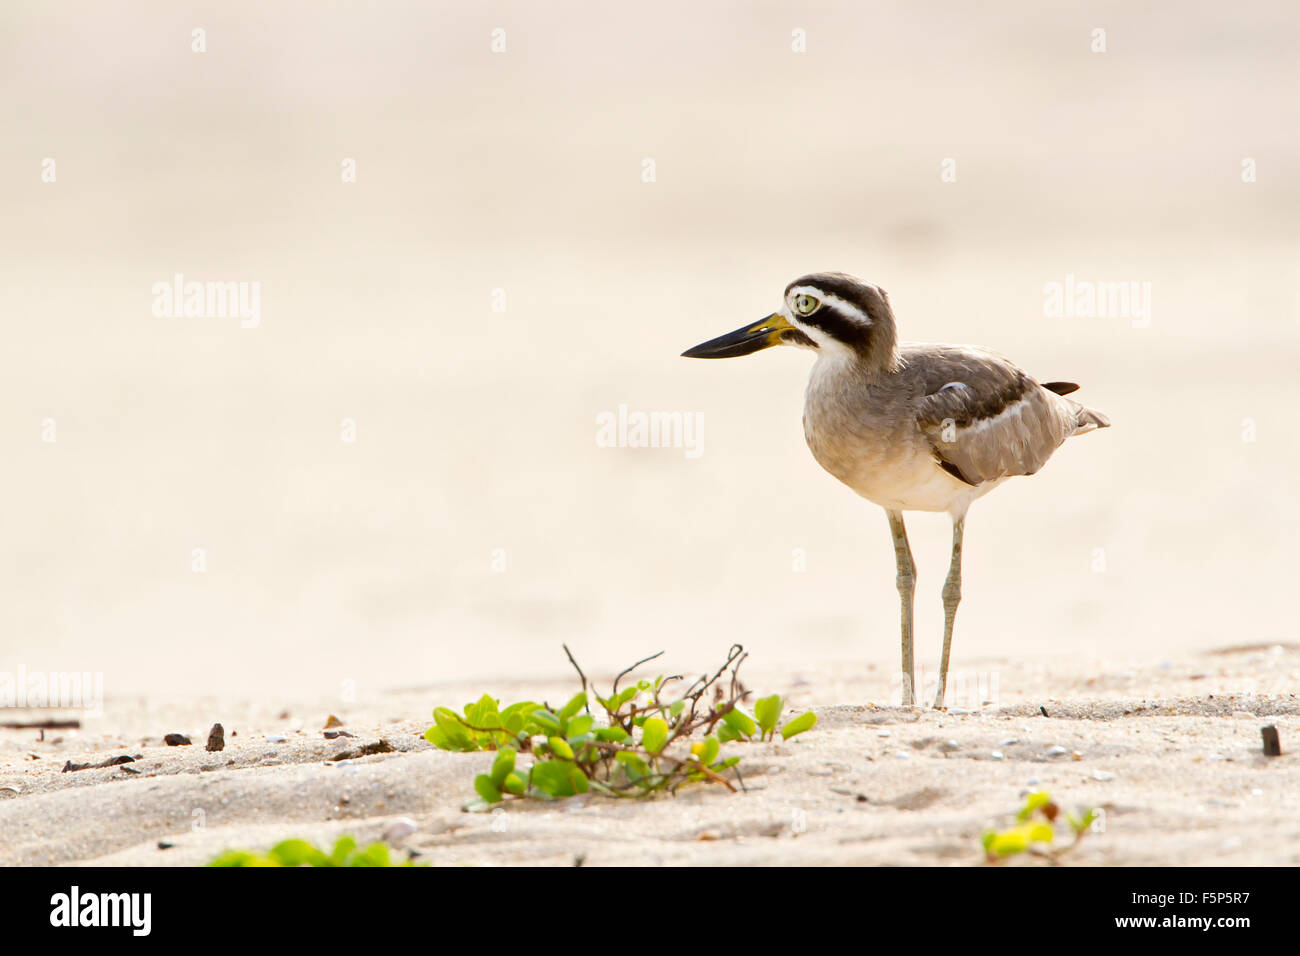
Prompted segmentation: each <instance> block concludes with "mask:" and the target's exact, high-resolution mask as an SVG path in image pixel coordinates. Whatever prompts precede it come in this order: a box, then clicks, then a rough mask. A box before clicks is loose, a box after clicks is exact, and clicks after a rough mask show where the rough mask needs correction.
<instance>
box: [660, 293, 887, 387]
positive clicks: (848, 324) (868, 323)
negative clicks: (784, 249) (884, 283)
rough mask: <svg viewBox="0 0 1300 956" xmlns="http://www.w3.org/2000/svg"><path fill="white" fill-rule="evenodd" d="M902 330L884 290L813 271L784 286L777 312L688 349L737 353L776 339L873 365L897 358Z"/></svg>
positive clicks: (699, 354)
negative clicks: (895, 352)
mask: <svg viewBox="0 0 1300 956" xmlns="http://www.w3.org/2000/svg"><path fill="white" fill-rule="evenodd" d="M896 344H897V333H896V331H895V328H894V313H893V310H892V309H890V307H889V297H888V296H887V295H886V294H885V290H884V289H881V288H879V287H878V286H874V285H872V284H871V283H869V282H863V281H862V280H861V279H856V278H854V277H853V276H851V275H845V274H844V273H843V272H814V273H813V274H812V275H806V276H803V277H802V278H799V279H795V280H794V281H793V282H791V283H790V284H789V285H788V286H786V287H785V301H784V302H783V303H782V305H781V308H780V310H779V311H777V312H773V313H772V314H771V315H769V316H768V317H767V318H765V319H762V320H761V321H759V322H755V323H754V324H753V325H747V326H744V327H743V328H739V329H736V330H735V331H734V332H728V333H727V334H726V335H720V336H718V337H717V338H716V339H710V340H709V341H707V342H702V343H701V344H699V345H697V346H695V347H694V348H692V349H687V350H686V351H685V352H683V353H682V355H684V356H685V357H687V358H734V357H736V356H738V355H749V354H751V353H753V352H758V351H760V350H762V349H766V348H771V347H772V346H773V345H795V346H798V347H800V348H805V349H813V350H814V351H816V352H818V353H819V354H821V355H827V356H830V355H836V356H842V357H852V358H856V359H857V360H859V361H861V362H862V363H864V364H866V365H868V366H870V367H876V366H879V367H884V366H886V365H888V364H890V363H892V362H893V361H894V348H895V345H896Z"/></svg>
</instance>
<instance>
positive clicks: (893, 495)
mask: <svg viewBox="0 0 1300 956" xmlns="http://www.w3.org/2000/svg"><path fill="white" fill-rule="evenodd" d="M773 345H794V346H798V347H800V348H806V349H811V350H813V351H814V352H816V353H817V360H816V362H814V364H813V368H812V374H811V376H810V377H809V379H808V389H807V392H806V393H805V396H804V412H803V430H804V438H805V439H806V440H807V442H808V447H809V449H810V450H811V451H812V453H813V457H814V458H815V459H817V463H818V464H820V465H821V466H822V467H823V468H825V469H826V470H827V471H828V472H830V473H831V474H832V475H834V476H835V477H836V478H838V479H839V480H840V481H842V482H843V483H844V484H846V485H848V486H849V488H851V489H852V490H853V491H855V492H856V493H857V494H859V495H861V496H862V497H863V498H866V499H867V500H868V501H872V502H874V503H875V504H878V505H880V507H882V508H884V509H885V513H886V514H887V515H888V517H889V530H890V533H891V534H892V535H893V539H894V558H895V561H896V562H897V565H898V579H897V583H898V593H899V597H900V598H901V601H902V607H901V612H900V617H901V626H902V651H903V671H902V673H903V680H902V683H903V704H904V706H908V707H911V706H914V705H915V703H916V694H915V681H916V675H915V670H914V667H913V656H912V608H913V594H914V593H915V588H916V565H915V564H914V562H913V561H912V549H911V547H910V546H909V545H908V543H907V529H906V527H905V526H904V524H903V512H904V511H935V512H945V511H946V512H947V513H948V514H949V515H951V517H952V558H951V563H950V564H949V568H948V578H947V580H946V581H945V582H944V585H943V656H942V657H941V658H940V663H939V692H938V694H937V696H936V697H935V700H934V706H935V707H936V708H942V707H943V698H944V690H945V687H946V685H947V681H948V659H949V656H950V654H951V652H952V626H953V620H954V619H955V618H956V615H957V605H958V603H959V602H960V601H961V550H962V535H963V533H964V531H965V525H966V511H967V509H968V508H969V507H970V505H971V502H973V501H974V500H975V499H976V498H979V497H982V496H983V495H986V494H988V493H989V492H990V491H992V490H993V489H994V488H996V487H997V486H998V485H1000V484H1002V482H1004V481H1006V480H1007V479H1008V478H1011V477H1013V476H1015V475H1032V474H1034V473H1035V472H1036V471H1038V469H1040V468H1042V467H1043V465H1044V463H1046V461H1047V459H1048V458H1050V457H1051V455H1052V452H1054V451H1056V449H1057V448H1059V447H1060V446H1061V444H1062V443H1063V442H1064V441H1065V440H1066V439H1067V438H1069V437H1070V436H1071V435H1079V434H1083V433H1084V432H1089V431H1093V430H1095V429H1098V428H1106V427H1107V426H1109V425H1110V421H1109V419H1107V418H1106V416H1105V415H1103V414H1101V413H1100V412H1097V411H1094V410H1092V409H1090V408H1085V407H1084V406H1083V405H1080V404H1079V403H1078V402H1075V401H1073V400H1071V399H1068V398H1065V397H1064V396H1066V395H1069V394H1070V393H1071V392H1074V391H1075V390H1076V389H1078V387H1079V386H1078V385H1075V384H1074V383H1073V382H1045V383H1042V384H1039V383H1038V382H1037V381H1035V380H1034V379H1033V378H1031V377H1030V376H1029V375H1027V374H1026V373H1025V372H1023V371H1021V370H1020V369H1019V368H1017V367H1016V366H1015V365H1013V364H1011V362H1009V361H1007V360H1006V359H1005V358H1003V357H1002V356H1000V355H998V354H997V353H995V352H991V351H989V350H988V349H985V348H980V347H978V346H974V345H928V344H923V343H910V342H904V343H899V341H898V333H897V329H896V327H895V323H894V312H893V310H892V309H891V308H890V305H889V296H888V295H886V294H885V290H884V289H881V288H879V287H878V286H874V285H871V284H870V283H868V282H863V281H862V280H860V279H856V278H854V277H853V276H850V275H845V274H844V273H842V272H817V273H813V274H812V275H806V276H804V277H802V278H800V279H795V280H794V281H793V282H791V283H790V284H789V285H788V286H786V288H785V299H784V304H783V305H782V307H781V310H780V311H779V312H773V313H772V314H771V315H769V316H768V317H767V318H765V319H763V320H762V321H760V322H756V323H755V324H753V325H747V326H745V327H744V328H740V329H737V330H736V331H734V332H728V333H727V334H726V335H721V336H719V337H718V338H716V339H710V340H709V341H708V342H704V343H702V344H700V345H697V346H695V347H694V348H692V349H688V350H687V351H685V352H683V353H682V354H683V355H684V356H686V357H687V358H732V357H735V356H738V355H749V354H751V353H753V352H757V351H760V350H761V349H765V348H769V347H771V346H773Z"/></svg>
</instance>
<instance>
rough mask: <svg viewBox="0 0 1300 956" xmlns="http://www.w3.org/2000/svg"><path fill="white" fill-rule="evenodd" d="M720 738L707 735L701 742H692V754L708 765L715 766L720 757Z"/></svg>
mask: <svg viewBox="0 0 1300 956" xmlns="http://www.w3.org/2000/svg"><path fill="white" fill-rule="evenodd" d="M718 748H719V743H718V738H717V737H705V738H704V739H703V740H702V741H700V742H699V743H695V744H691V755H692V756H694V757H695V759H696V760H698V761H699V762H700V763H702V764H704V766H706V767H711V766H713V763H714V761H716V760H717V759H718Z"/></svg>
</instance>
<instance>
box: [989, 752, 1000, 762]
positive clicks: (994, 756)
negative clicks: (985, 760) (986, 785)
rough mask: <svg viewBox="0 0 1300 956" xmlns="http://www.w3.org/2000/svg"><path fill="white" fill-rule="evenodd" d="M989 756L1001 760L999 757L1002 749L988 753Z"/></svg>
mask: <svg viewBox="0 0 1300 956" xmlns="http://www.w3.org/2000/svg"><path fill="white" fill-rule="evenodd" d="M989 756H990V757H992V758H993V759H994V760H1001V759H1002V751H1001V750H995V751H993V753H991V754H989Z"/></svg>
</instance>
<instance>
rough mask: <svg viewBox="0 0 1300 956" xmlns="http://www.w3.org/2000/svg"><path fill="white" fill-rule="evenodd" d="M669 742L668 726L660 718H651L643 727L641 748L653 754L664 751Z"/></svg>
mask: <svg viewBox="0 0 1300 956" xmlns="http://www.w3.org/2000/svg"><path fill="white" fill-rule="evenodd" d="M667 742H668V725H667V724H666V723H664V721H663V719H662V718H660V717H651V718H649V719H648V720H646V722H645V723H644V724H642V725H641V746H642V747H644V748H645V749H646V750H648V751H650V752H651V753H652V754H657V753H659V751H661V750H663V749H664V745H665V744H666V743H667Z"/></svg>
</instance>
